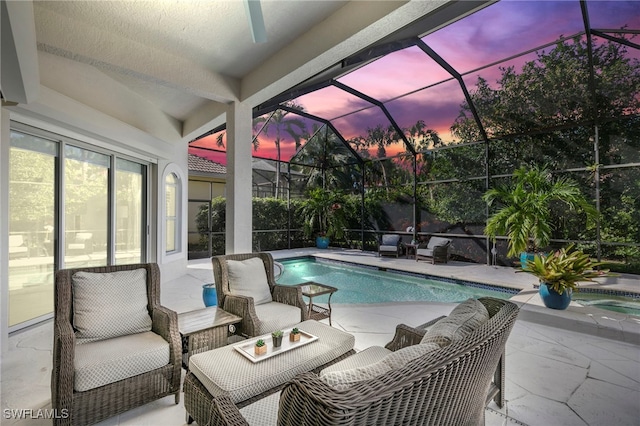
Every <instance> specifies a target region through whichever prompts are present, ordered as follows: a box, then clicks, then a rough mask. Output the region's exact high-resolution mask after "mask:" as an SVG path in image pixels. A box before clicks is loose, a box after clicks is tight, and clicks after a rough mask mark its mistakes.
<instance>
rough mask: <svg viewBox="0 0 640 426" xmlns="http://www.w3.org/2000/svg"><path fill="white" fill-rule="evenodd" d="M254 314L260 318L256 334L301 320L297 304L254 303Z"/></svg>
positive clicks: (278, 328) (265, 332)
mask: <svg viewBox="0 0 640 426" xmlns="http://www.w3.org/2000/svg"><path fill="white" fill-rule="evenodd" d="M255 308H256V315H257V316H258V319H259V320H260V329H259V330H258V334H267V333H271V332H272V331H276V330H282V329H283V328H287V327H289V326H292V325H295V324H298V323H299V322H300V321H301V320H302V311H300V308H298V307H297V306H291V305H287V304H285V303H279V302H269V303H262V304H260V305H256V306H255Z"/></svg>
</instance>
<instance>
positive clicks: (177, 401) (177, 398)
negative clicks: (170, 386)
mask: <svg viewBox="0 0 640 426" xmlns="http://www.w3.org/2000/svg"><path fill="white" fill-rule="evenodd" d="M175 399H176V405H178V404H180V389H178V391H177V392H176V398H175Z"/></svg>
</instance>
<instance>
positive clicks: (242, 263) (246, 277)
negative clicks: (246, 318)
mask: <svg viewBox="0 0 640 426" xmlns="http://www.w3.org/2000/svg"><path fill="white" fill-rule="evenodd" d="M227 270H228V271H229V290H230V291H231V293H233V294H237V295H239V296H250V297H253V303H254V304H256V305H262V304H263V303H269V302H271V301H272V300H273V299H272V297H271V289H270V288H269V283H268V281H267V272H266V271H265V268H264V262H263V261H262V259H261V258H259V257H252V258H251V259H247V260H227Z"/></svg>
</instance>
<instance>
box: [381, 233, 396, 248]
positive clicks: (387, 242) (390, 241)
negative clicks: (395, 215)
mask: <svg viewBox="0 0 640 426" xmlns="http://www.w3.org/2000/svg"><path fill="white" fill-rule="evenodd" d="M398 241H400V235H392V234H385V235H383V236H382V245H383V246H395V245H397V244H398Z"/></svg>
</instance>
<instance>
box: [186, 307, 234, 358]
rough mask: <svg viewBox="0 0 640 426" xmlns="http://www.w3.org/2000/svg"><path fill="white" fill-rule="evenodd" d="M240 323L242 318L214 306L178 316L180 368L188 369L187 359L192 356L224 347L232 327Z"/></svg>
mask: <svg viewBox="0 0 640 426" xmlns="http://www.w3.org/2000/svg"><path fill="white" fill-rule="evenodd" d="M241 321H242V317H239V316H237V315H234V314H230V313H229V312H227V311H224V310H222V309H220V308H218V307H216V306H210V307H208V308H204V309H198V310H195V311H190V312H184V313H181V314H178V331H179V332H180V337H182V367H183V368H185V369H187V370H188V369H189V358H190V357H191V356H192V355H194V354H197V353H200V352H205V351H208V350H211V349H216V348H219V347H221V346H225V345H226V344H227V339H228V338H229V333H230V332H232V331H234V330H233V325H234V324H237V323H239V322H241Z"/></svg>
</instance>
